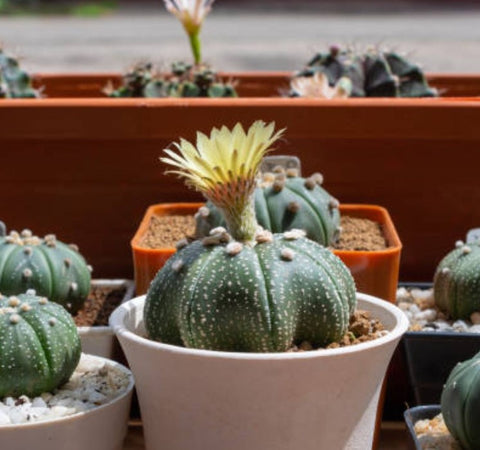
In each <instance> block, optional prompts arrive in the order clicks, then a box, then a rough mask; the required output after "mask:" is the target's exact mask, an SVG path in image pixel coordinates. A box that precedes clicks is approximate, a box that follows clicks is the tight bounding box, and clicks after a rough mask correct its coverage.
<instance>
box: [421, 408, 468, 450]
mask: <svg viewBox="0 0 480 450" xmlns="http://www.w3.org/2000/svg"><path fill="white" fill-rule="evenodd" d="M414 428H415V434H416V435H417V438H418V440H419V442H420V445H421V447H422V450H461V449H462V447H461V446H460V444H459V443H458V442H456V441H455V439H454V438H453V437H452V435H451V434H450V432H449V431H448V429H447V426H446V425H445V422H444V421H443V416H442V414H439V415H438V416H435V417H434V418H433V419H424V420H419V421H418V422H416V423H415V425H414Z"/></svg>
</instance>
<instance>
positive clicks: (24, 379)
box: [0, 291, 81, 398]
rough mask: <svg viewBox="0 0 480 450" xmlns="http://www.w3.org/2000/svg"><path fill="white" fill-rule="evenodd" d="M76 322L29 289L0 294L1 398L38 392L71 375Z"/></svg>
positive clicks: (76, 352) (75, 360) (76, 341)
mask: <svg viewBox="0 0 480 450" xmlns="http://www.w3.org/2000/svg"><path fill="white" fill-rule="evenodd" d="M80 353H81V347H80V338H79V336H78V331H77V327H76V326H75V323H74V322H73V319H72V318H71V316H70V314H68V312H67V311H65V309H64V308H62V306H60V305H58V304H56V303H53V302H50V301H48V300H47V299H46V298H45V297H37V296H36V295H35V292H34V291H28V292H27V293H26V294H19V295H17V296H15V297H5V296H3V295H0V398H3V397H7V396H12V397H18V396H20V395H27V396H29V397H34V396H37V395H39V394H41V393H43V392H50V391H52V390H53V389H55V388H56V387H58V386H60V385H62V384H63V383H65V382H66V381H68V379H69V378H70V376H71V374H72V373H73V371H74V370H75V367H76V366H77V364H78V361H79V359H80Z"/></svg>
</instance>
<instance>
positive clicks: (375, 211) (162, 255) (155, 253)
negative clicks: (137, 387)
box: [131, 203, 402, 303]
mask: <svg viewBox="0 0 480 450" xmlns="http://www.w3.org/2000/svg"><path fill="white" fill-rule="evenodd" d="M202 205H203V203H161V204H158V205H153V206H150V207H149V208H148V209H147V212H146V213H145V216H144V218H143V220H142V222H141V224H140V227H139V228H138V230H137V232H136V233H135V236H134V238H133V239H132V241H131V246H132V251H133V263H134V267H135V284H136V290H137V294H138V295H141V294H144V293H145V292H147V290H148V287H149V285H150V282H151V281H152V279H153V278H154V277H155V275H156V273H157V272H158V270H159V269H161V268H162V267H163V265H164V264H165V261H166V260H167V259H168V258H170V256H172V255H173V254H174V253H175V251H176V250H175V248H159V249H151V248H146V247H142V245H141V241H142V238H143V236H145V233H146V232H147V229H148V226H149V224H150V220H151V219H152V217H153V216H166V215H193V214H195V213H196V212H197V210H198V208H199V207H200V206H202ZM340 212H341V214H343V215H347V216H351V217H359V218H363V219H370V220H373V221H375V222H378V223H379V224H380V225H381V227H382V229H383V231H384V233H385V237H386V239H387V242H388V248H387V249H386V250H380V251H369V252H366V251H345V250H334V253H335V254H336V255H337V256H338V257H340V258H341V259H342V261H343V262H344V263H345V264H346V265H347V267H348V268H349V269H350V270H351V272H352V274H353V277H354V278H355V282H356V284H357V290H358V291H359V292H364V293H367V294H370V295H375V296H377V297H380V298H383V299H386V300H389V301H390V302H392V303H394V302H395V291H396V287H397V283H398V270H399V266H400V252H401V249H402V244H401V242H400V239H399V238H398V235H397V232H396V230H395V227H394V225H393V222H392V220H391V218H390V215H389V214H388V211H387V210H386V209H385V208H382V207H380V206H374V205H340Z"/></svg>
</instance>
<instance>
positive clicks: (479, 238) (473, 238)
mask: <svg viewBox="0 0 480 450" xmlns="http://www.w3.org/2000/svg"><path fill="white" fill-rule="evenodd" d="M475 242H480V228H472V229H471V230H469V231H468V233H467V244H473V243H475Z"/></svg>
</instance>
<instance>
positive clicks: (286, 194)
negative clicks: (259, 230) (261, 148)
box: [195, 167, 340, 246]
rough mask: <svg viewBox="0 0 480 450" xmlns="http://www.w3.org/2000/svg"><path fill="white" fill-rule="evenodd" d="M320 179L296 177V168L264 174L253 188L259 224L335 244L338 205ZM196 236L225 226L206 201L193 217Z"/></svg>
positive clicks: (204, 234)
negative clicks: (299, 231) (303, 231)
mask: <svg viewBox="0 0 480 450" xmlns="http://www.w3.org/2000/svg"><path fill="white" fill-rule="evenodd" d="M322 183H323V176H322V175H321V174H319V173H315V174H313V175H312V176H310V177H308V178H302V177H300V176H298V170H297V169H293V168H292V169H287V170H285V169H283V168H282V167H276V168H275V169H274V171H273V173H264V174H263V175H262V176H261V178H260V181H259V186H258V187H257V188H256V189H255V193H254V196H255V197H254V198H255V214H256V217H257V221H258V224H259V225H260V226H262V227H263V228H265V229H266V230H269V231H271V232H273V233H281V232H283V231H288V230H291V229H301V230H305V232H306V236H307V238H308V239H311V240H313V241H315V242H318V243H319V244H321V245H326V246H328V245H331V244H334V243H335V242H336V241H337V238H338V235H339V232H340V212H339V209H338V207H339V202H338V200H337V199H335V198H334V197H332V196H331V195H330V194H329V193H328V192H327V191H326V190H325V189H323V188H322V187H321V186H322ZM195 218H196V236H197V237H202V236H206V235H208V233H209V232H210V230H212V229H213V228H215V227H218V226H225V221H224V219H223V216H222V213H221V212H220V210H219V209H218V208H216V207H215V205H214V204H213V203H212V202H211V201H209V202H207V204H206V205H205V206H204V207H202V208H201V209H200V210H199V212H198V213H197V214H196V216H195Z"/></svg>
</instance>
